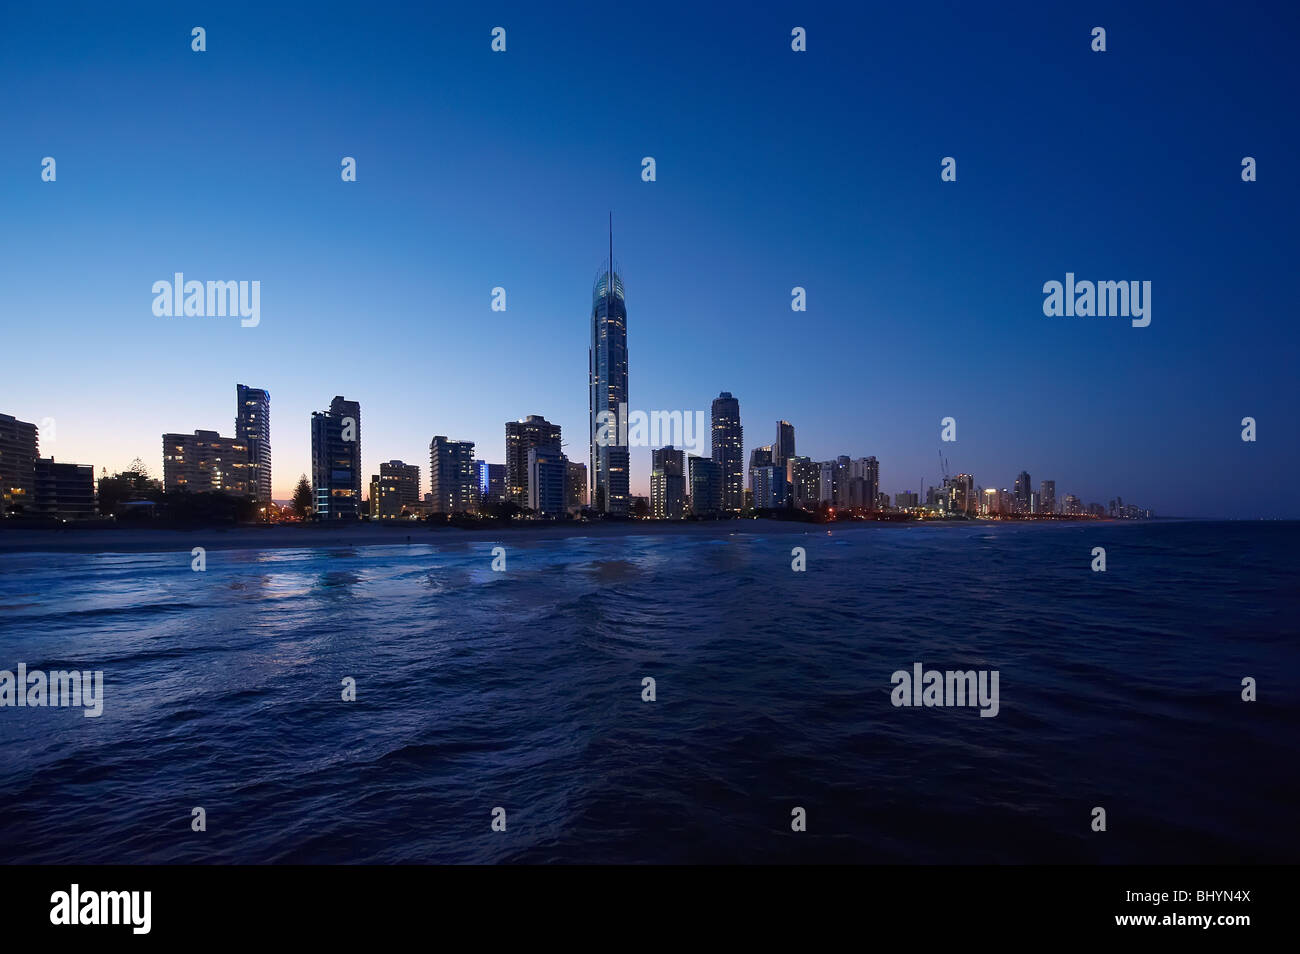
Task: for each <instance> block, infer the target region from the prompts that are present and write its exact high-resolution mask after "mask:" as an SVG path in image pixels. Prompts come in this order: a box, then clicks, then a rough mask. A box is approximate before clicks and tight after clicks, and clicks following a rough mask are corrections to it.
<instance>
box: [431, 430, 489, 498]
mask: <svg viewBox="0 0 1300 954" xmlns="http://www.w3.org/2000/svg"><path fill="white" fill-rule="evenodd" d="M477 477H478V474H477V468H475V466H474V442H473V441H451V440H448V439H447V438H446V437H444V436H442V435H441V434H439V435H438V436H436V437H435V438H434V439H433V440H431V441H430V442H429V491H430V492H431V493H432V495H433V505H432V508H431V509H430V512H431V513H444V514H452V513H473V512H474V499H475V492H476V489H477Z"/></svg>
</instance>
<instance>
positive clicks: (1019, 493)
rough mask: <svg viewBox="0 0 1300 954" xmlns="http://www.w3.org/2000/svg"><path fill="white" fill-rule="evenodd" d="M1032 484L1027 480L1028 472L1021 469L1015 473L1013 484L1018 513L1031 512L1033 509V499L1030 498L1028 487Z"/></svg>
mask: <svg viewBox="0 0 1300 954" xmlns="http://www.w3.org/2000/svg"><path fill="white" fill-rule="evenodd" d="M1032 486H1033V484H1032V483H1031V482H1030V480H1029V472H1028V471H1026V470H1022V471H1021V472H1020V473H1019V474H1017V475H1016V484H1015V494H1014V496H1015V508H1016V510H1017V511H1018V512H1019V513H1031V512H1032V510H1033V507H1032V504H1033V501H1032V500H1031V499H1030V488H1031V487H1032Z"/></svg>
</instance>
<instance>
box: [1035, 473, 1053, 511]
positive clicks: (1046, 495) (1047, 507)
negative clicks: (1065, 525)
mask: <svg viewBox="0 0 1300 954" xmlns="http://www.w3.org/2000/svg"><path fill="white" fill-rule="evenodd" d="M1038 500H1039V503H1040V507H1039V510H1040V512H1041V513H1056V481H1054V480H1044V481H1043V482H1042V483H1041V484H1039V485H1038Z"/></svg>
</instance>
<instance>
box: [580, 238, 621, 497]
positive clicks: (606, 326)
mask: <svg viewBox="0 0 1300 954" xmlns="http://www.w3.org/2000/svg"><path fill="white" fill-rule="evenodd" d="M587 372H588V378H589V381H590V393H589V398H588V409H589V411H590V414H591V470H590V471H589V473H590V475H591V489H592V499H591V507H592V509H593V510H595V511H596V512H597V513H607V514H619V515H621V514H626V513H627V510H628V497H629V494H630V489H629V487H630V485H629V477H630V473H629V468H630V463H629V456H628V448H627V444H626V439H627V435H626V434H625V433H624V429H625V427H626V422H624V421H623V420H622V418H621V416H620V415H622V414H625V413H626V411H627V403H628V397H627V303H626V301H625V299H624V297H623V278H622V276H621V275H620V274H619V273H618V271H617V269H616V268H615V266H614V219H613V216H612V215H611V216H610V228H609V261H608V262H606V263H605V267H604V268H603V269H602V270H601V272H600V273H599V274H598V275H597V276H596V282H595V285H594V287H593V288H592V290H591V348H590V350H589V351H588V352H587Z"/></svg>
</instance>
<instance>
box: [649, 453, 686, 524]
mask: <svg viewBox="0 0 1300 954" xmlns="http://www.w3.org/2000/svg"><path fill="white" fill-rule="evenodd" d="M683 458H684V452H683V451H680V450H677V449H676V448H674V447H673V446H672V445H671V444H670V445H668V446H667V447H659V448H656V449H655V450H654V452H653V453H652V454H651V466H650V516H652V517H654V518H655V519H656V520H680V519H682V517H684V516H685V515H686V473H685V471H686V468H685V466H684V460H683Z"/></svg>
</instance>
